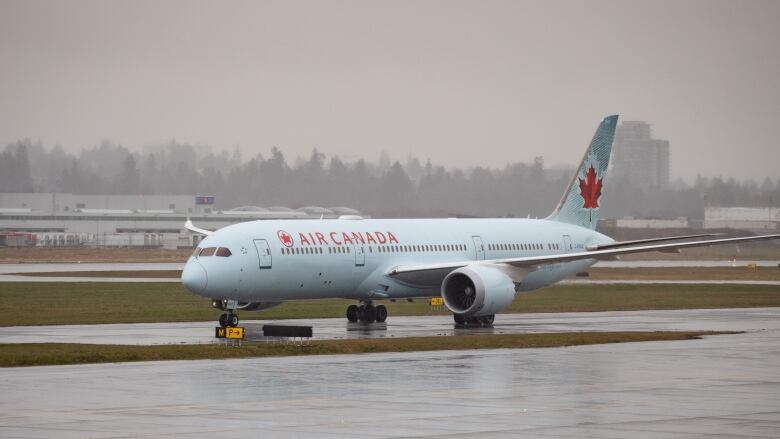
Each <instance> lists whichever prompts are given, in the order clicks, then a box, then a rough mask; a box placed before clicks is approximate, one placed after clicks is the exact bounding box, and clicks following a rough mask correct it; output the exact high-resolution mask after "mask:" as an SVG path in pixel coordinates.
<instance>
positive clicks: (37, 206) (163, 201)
mask: <svg viewBox="0 0 780 439" xmlns="http://www.w3.org/2000/svg"><path fill="white" fill-rule="evenodd" d="M213 205H214V197H213V196H208V195H205V196H204V195H77V194H53V193H29V194H22V193H19V194H17V193H13V194H9V193H0V231H6V232H21V233H26V234H31V235H32V234H34V236H36V240H35V244H36V245H39V246H67V245H89V246H109V247H136V246H138V247H140V246H145V247H163V248H178V247H192V246H195V245H197V243H198V241H199V240H200V238H201V236H200V235H197V234H191V233H190V232H189V231H187V230H186V229H184V222H185V221H186V220H187V219H188V218H189V219H191V220H192V221H193V222H194V223H195V224H196V225H197V226H198V227H202V228H204V229H209V230H216V229H220V228H222V227H225V226H227V225H230V224H235V223H239V222H245V221H253V220H261V219H320V218H338V217H340V216H345V215H347V216H356V215H357V216H359V215H360V212H358V211H356V210H354V209H351V208H348V207H331V208H324V207H318V206H307V207H302V208H299V209H292V208H289V207H280V206H277V207H267V208H266V207H258V206H241V207H237V208H235V209H230V210H224V211H222V210H216V209H213Z"/></svg>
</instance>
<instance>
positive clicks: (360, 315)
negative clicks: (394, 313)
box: [347, 301, 387, 323]
mask: <svg viewBox="0 0 780 439" xmlns="http://www.w3.org/2000/svg"><path fill="white" fill-rule="evenodd" d="M347 320H348V321H350V322H352V323H354V322H357V321H360V322H363V323H373V322H379V323H382V322H384V321H385V320H387V307H385V306H384V305H377V306H374V305H373V304H372V303H371V302H370V301H369V302H364V304H361V305H360V306H358V305H349V306H348V307H347Z"/></svg>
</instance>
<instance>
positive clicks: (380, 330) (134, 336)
mask: <svg viewBox="0 0 780 439" xmlns="http://www.w3.org/2000/svg"><path fill="white" fill-rule="evenodd" d="M248 314H251V313H244V318H247V317H246V316H247V315H248ZM735 316H738V317H739V324H738V326H739V327H738V328H737V329H738V330H750V331H758V330H762V329H764V328H768V327H772V325H775V324H776V323H775V322H778V321H780V308H741V309H697V310H655V311H609V312H580V313H533V314H499V315H497V316H496V321H495V324H494V325H493V328H470V329H456V328H454V325H453V321H452V316H451V315H447V316H413V317H404V316H390V317H389V318H388V321H387V322H385V323H371V324H365V323H347V321H346V319H297V320H267V321H262V320H243V321H242V322H241V326H243V327H245V328H246V329H247V337H248V339H249V340H251V339H254V340H264V338H262V326H263V325H264V324H266V323H271V324H283V325H306V326H312V327H313V332H314V339H349V338H383V337H436V336H447V335H454V334H457V335H461V334H516V333H539V332H571V331H666V330H720V331H733V330H735V325H734V324H733V323H732V321H733V319H734V317H735ZM215 326H216V322H183V323H132V324H112V325H62V326H13V327H5V328H0V343H94V344H124V345H154V344H183V343H184V344H196V343H217V342H219V341H218V340H216V339H215V338H214V327H215Z"/></svg>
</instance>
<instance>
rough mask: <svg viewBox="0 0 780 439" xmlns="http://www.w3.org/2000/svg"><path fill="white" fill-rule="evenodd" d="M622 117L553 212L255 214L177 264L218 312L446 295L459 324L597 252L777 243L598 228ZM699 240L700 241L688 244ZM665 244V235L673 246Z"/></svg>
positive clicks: (591, 150) (362, 305) (600, 134)
mask: <svg viewBox="0 0 780 439" xmlns="http://www.w3.org/2000/svg"><path fill="white" fill-rule="evenodd" d="M617 120H618V116H608V117H606V118H604V119H603V120H602V121H601V123H600V124H599V126H598V128H597V129H596V133H595V135H594V136H593V140H592V141H591V143H590V145H589V147H588V149H587V151H586V152H585V156H584V157H583V159H582V161H581V163H580V165H579V168H578V169H577V171H576V173H575V174H574V176H573V177H572V179H571V183H570V184H569V186H568V188H567V189H566V192H565V193H564V194H563V197H562V198H561V201H560V202H559V203H558V206H557V207H556V209H555V210H554V211H553V212H552V213H551V214H550V215H549V216H548V217H547V218H545V219H514V218H511V219H510V218H496V219H458V218H450V219H363V218H361V217H359V216H343V217H340V218H338V219H328V220H325V219H321V220H312V219H308V220H300V219H298V220H278V221H277V220H259V221H251V222H244V223H239V224H234V225H230V226H228V227H224V228H222V229H219V230H217V231H214V232H212V231H209V230H204V229H200V228H198V227H196V226H194V225H193V224H192V222H191V221H189V220H188V221H187V223H186V225H185V227H186V228H187V229H189V230H191V231H193V232H196V233H201V234H204V235H207V236H206V237H205V238H204V239H203V240H202V241H201V242H200V244H199V245H198V248H197V249H195V252H194V253H193V254H192V256H191V257H190V258H189V260H188V261H187V264H186V265H185V266H184V270H183V272H182V277H181V280H182V283H183V284H184V286H185V287H186V288H187V289H188V290H190V291H191V292H193V293H195V294H198V295H201V296H205V297H209V298H211V299H212V305H213V306H215V307H216V308H219V309H221V310H223V311H225V312H224V313H223V314H222V315H221V316H220V318H219V323H220V325H221V326H237V325H238V315H237V314H236V313H237V311H238V310H254V309H263V308H269V307H271V306H275V305H277V304H279V303H282V302H285V301H290V300H309V299H326V298H345V299H354V300H355V301H356V302H357V303H356V304H353V305H350V306H349V307H348V308H347V309H346V316H347V319H348V320H349V321H350V322H357V321H360V322H375V321H378V322H384V321H385V320H386V319H387V308H386V307H385V306H384V305H381V304H379V305H375V302H376V301H381V300H384V299H409V298H429V297H438V296H441V297H442V298H443V299H444V304H445V305H446V306H447V308H448V309H449V310H450V311H452V313H453V315H454V319H455V323H456V324H457V325H482V326H489V325H492V324H493V320H494V318H495V314H496V313H497V312H499V311H501V310H502V309H503V308H505V307H506V306H508V305H509V304H510V303H512V301H513V300H514V298H515V295H516V294H517V293H519V292H524V291H530V290H534V289H537V288H541V287H544V286H547V285H550V284H553V283H555V282H558V281H560V280H561V279H564V278H566V277H567V276H569V275H572V274H574V273H577V272H580V271H583V270H585V269H587V268H588V267H590V266H591V265H593V264H595V263H596V262H597V261H598V260H601V259H614V258H615V257H617V256H619V255H624V254H629V253H642V252H651V251H661V252H676V251H678V250H679V249H681V248H688V247H699V246H709V245H714V244H728V243H740V242H746V241H756V240H767V239H777V238H780V235H778V234H775V235H763V236H751V237H742V238H728V239H707V240H701V238H705V237H710V238H711V237H712V236H714V235H711V234H707V235H688V236H673V237H667V238H654V239H641V240H634V241H615V240H613V239H611V238H610V237H608V236H606V235H603V234H601V233H599V232H596V231H595V228H596V223H597V222H598V219H599V209H600V208H601V204H600V203H601V196H602V186H603V184H604V180H605V178H606V175H607V167H608V166H609V159H610V153H611V150H612V141H613V138H614V134H615V127H616V125H617ZM694 239H696V240H694ZM670 241H672V242H670Z"/></svg>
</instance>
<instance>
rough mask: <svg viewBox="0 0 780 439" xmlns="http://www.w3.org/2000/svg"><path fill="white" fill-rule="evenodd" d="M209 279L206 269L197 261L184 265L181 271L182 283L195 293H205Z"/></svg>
mask: <svg viewBox="0 0 780 439" xmlns="http://www.w3.org/2000/svg"><path fill="white" fill-rule="evenodd" d="M208 280H209V279H208V277H207V276H206V269H205V268H203V266H202V265H200V264H199V263H198V262H197V261H190V262H187V264H186V265H184V270H183V271H182V272H181V283H182V285H184V288H186V289H188V290H190V291H192V292H193V293H195V294H203V293H204V292H205V291H206V285H207V284H208Z"/></svg>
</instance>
